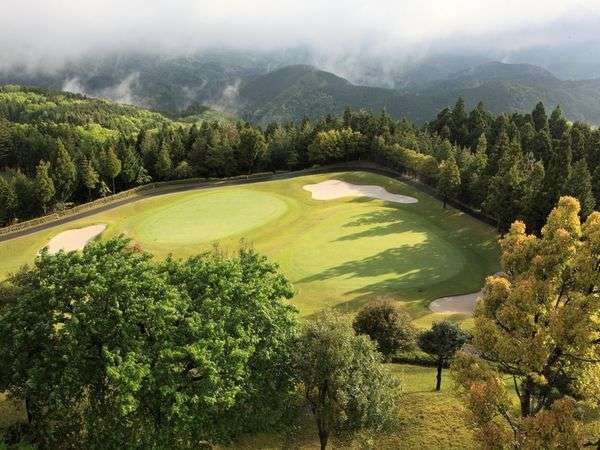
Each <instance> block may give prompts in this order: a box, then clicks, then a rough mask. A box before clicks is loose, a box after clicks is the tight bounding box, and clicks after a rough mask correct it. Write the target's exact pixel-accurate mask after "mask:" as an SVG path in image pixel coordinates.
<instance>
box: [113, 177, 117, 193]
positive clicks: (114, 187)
mask: <svg viewBox="0 0 600 450" xmlns="http://www.w3.org/2000/svg"><path fill="white" fill-rule="evenodd" d="M112 185H113V190H112V193H113V195H114V194H116V192H115V178H114V177H113V179H112Z"/></svg>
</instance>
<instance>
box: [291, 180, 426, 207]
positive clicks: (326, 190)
mask: <svg viewBox="0 0 600 450" xmlns="http://www.w3.org/2000/svg"><path fill="white" fill-rule="evenodd" d="M302 189H304V190H305V191H309V192H310V193H312V198H314V199H315V200H334V199H336V198H342V197H371V198H378V199H380V200H385V201H388V202H395V203H417V202H418V200H417V199H416V198H414V197H409V196H407V195H400V194H392V193H391V192H388V191H387V190H386V189H385V188H382V187H381V186H371V185H361V184H352V183H346V182H345V181H340V180H327V181H323V182H321V183H317V184H307V185H305V186H303V187H302Z"/></svg>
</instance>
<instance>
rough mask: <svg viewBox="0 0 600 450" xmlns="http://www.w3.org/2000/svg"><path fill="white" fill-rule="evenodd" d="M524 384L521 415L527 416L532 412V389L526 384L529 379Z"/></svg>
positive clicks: (520, 399) (520, 400)
mask: <svg viewBox="0 0 600 450" xmlns="http://www.w3.org/2000/svg"><path fill="white" fill-rule="evenodd" d="M523 384H524V386H522V387H521V395H520V397H519V402H520V404H521V417H527V416H529V414H530V412H531V391H530V390H529V386H527V385H526V384H527V381H525V383H523Z"/></svg>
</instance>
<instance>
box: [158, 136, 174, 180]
mask: <svg viewBox="0 0 600 450" xmlns="http://www.w3.org/2000/svg"><path fill="white" fill-rule="evenodd" d="M172 168H173V163H172V161H171V156H170V155H169V147H168V145H167V143H166V142H165V143H163V145H161V147H160V151H159V152H158V156H157V158H156V164H155V166H154V171H155V172H156V175H158V177H159V179H162V180H166V179H168V178H169V177H170V176H171V170H172Z"/></svg>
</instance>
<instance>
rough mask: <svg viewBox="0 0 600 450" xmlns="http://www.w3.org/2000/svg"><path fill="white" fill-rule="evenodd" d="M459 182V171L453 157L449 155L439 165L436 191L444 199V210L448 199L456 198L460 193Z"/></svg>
mask: <svg viewBox="0 0 600 450" xmlns="http://www.w3.org/2000/svg"><path fill="white" fill-rule="evenodd" d="M460 182H461V181H460V171H459V170H458V165H457V164H456V160H455V158H454V156H452V155H451V156H450V158H448V159H446V160H444V161H442V162H441V163H440V171H439V175H438V183H437V189H438V192H439V193H440V195H441V196H442V198H443V199H444V208H445V207H446V202H447V201H448V199H450V198H454V197H456V195H457V194H458V192H459V191H460Z"/></svg>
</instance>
